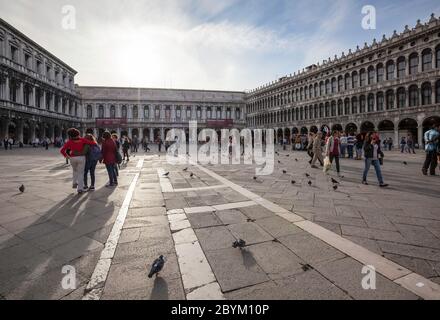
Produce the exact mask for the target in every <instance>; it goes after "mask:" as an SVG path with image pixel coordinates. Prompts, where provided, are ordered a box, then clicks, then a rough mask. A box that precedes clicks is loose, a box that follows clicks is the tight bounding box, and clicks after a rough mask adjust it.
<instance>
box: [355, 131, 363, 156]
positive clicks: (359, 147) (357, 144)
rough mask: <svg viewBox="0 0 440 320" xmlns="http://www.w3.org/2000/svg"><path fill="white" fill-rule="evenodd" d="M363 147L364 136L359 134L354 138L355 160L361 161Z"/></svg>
mask: <svg viewBox="0 0 440 320" xmlns="http://www.w3.org/2000/svg"><path fill="white" fill-rule="evenodd" d="M363 146H364V135H363V134H361V133H359V134H358V135H357V136H356V142H355V147H356V160H362V148H363Z"/></svg>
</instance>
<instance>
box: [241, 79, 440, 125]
mask: <svg viewBox="0 0 440 320" xmlns="http://www.w3.org/2000/svg"><path fill="white" fill-rule="evenodd" d="M434 101H435V103H440V80H438V81H437V82H436V83H435V90H433V88H432V85H431V83H430V82H424V83H423V84H422V85H421V87H420V88H419V87H418V86H417V85H411V86H409V87H408V88H405V87H399V88H397V89H396V90H393V89H389V90H387V91H385V92H383V91H379V92H377V93H376V94H374V93H370V94H368V95H360V96H359V97H358V96H355V97H352V98H345V99H344V100H342V99H339V100H338V101H336V100H333V101H331V102H326V103H320V104H319V105H318V104H315V105H310V106H304V107H296V108H290V109H286V110H279V111H273V112H269V113H265V114H260V115H254V116H250V117H248V120H249V121H250V123H251V125H252V126H260V125H267V124H275V123H285V122H291V121H302V120H313V119H323V118H329V117H336V116H342V115H350V114H364V113H367V112H380V111H385V110H392V109H396V108H398V109H402V108H405V107H418V106H420V105H422V106H427V105H431V104H433V103H434Z"/></svg>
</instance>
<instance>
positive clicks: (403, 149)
mask: <svg viewBox="0 0 440 320" xmlns="http://www.w3.org/2000/svg"><path fill="white" fill-rule="evenodd" d="M405 146H406V144H401V145H400V152H402V153H403V152H404V151H405Z"/></svg>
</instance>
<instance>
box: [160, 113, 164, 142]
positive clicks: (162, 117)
mask: <svg viewBox="0 0 440 320" xmlns="http://www.w3.org/2000/svg"><path fill="white" fill-rule="evenodd" d="M164 119H165V106H164V105H160V120H161V121H163V120H164ZM162 140H163V139H162Z"/></svg>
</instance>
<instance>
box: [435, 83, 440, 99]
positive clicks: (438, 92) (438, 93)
mask: <svg viewBox="0 0 440 320" xmlns="http://www.w3.org/2000/svg"><path fill="white" fill-rule="evenodd" d="M435 103H440V80H438V81H437V82H436V83H435Z"/></svg>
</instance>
